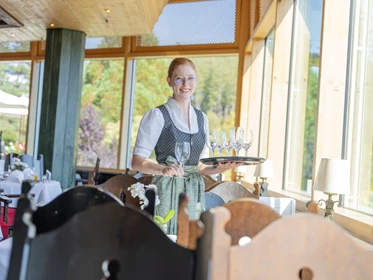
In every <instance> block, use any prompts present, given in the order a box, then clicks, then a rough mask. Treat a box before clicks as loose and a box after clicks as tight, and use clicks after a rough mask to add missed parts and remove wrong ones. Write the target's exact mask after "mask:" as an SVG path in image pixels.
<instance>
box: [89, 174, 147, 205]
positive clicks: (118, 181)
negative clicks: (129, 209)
mask: <svg viewBox="0 0 373 280" xmlns="http://www.w3.org/2000/svg"><path fill="white" fill-rule="evenodd" d="M136 183H138V180H137V179H136V178H134V177H133V176H131V175H129V174H127V173H126V174H118V175H116V176H114V177H112V178H110V179H109V180H107V181H106V182H104V183H102V184H100V185H97V186H94V187H98V188H101V189H103V190H106V191H108V192H110V193H112V194H113V195H115V196H116V197H118V198H119V199H120V200H121V201H122V202H123V203H124V204H125V205H127V204H131V205H133V206H135V207H138V208H140V201H139V199H138V197H136V198H133V197H132V196H131V193H130V191H128V187H130V186H131V185H133V184H136Z"/></svg>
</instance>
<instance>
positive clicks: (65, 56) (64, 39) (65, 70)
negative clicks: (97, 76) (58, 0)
mask: <svg viewBox="0 0 373 280" xmlns="http://www.w3.org/2000/svg"><path fill="white" fill-rule="evenodd" d="M84 44H85V34H84V32H82V31H76V30H69V29H64V28H58V29H48V30H47V41H46V50H45V67H44V83H43V96H42V105H41V117H40V130H39V148H38V153H39V154H43V155H44V168H45V169H48V170H50V171H51V172H52V179H53V180H57V181H59V182H60V183H61V186H62V187H63V188H69V187H72V186H73V185H74V184H75V169H76V148H75V147H76V145H77V132H78V124H79V112H80V99H81V98H80V97H81V92H82V77H83V63H84Z"/></svg>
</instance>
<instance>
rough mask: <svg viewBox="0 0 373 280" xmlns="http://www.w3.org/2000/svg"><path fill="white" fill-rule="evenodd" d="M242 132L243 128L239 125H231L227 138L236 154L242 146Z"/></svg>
mask: <svg viewBox="0 0 373 280" xmlns="http://www.w3.org/2000/svg"><path fill="white" fill-rule="evenodd" d="M243 132H244V130H243V128H242V127H239V126H236V127H232V128H231V129H230V133H229V139H230V143H231V145H232V147H233V149H234V150H235V152H236V156H238V154H239V152H240V150H241V148H242V147H243V146H244V138H243Z"/></svg>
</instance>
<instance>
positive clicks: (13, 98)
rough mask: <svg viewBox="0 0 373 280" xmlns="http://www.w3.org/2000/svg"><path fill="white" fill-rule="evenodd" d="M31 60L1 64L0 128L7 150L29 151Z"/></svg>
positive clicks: (10, 151)
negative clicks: (27, 147)
mask: <svg viewBox="0 0 373 280" xmlns="http://www.w3.org/2000/svg"><path fill="white" fill-rule="evenodd" d="M30 74H31V62H29V61H14V62H2V63H0V130H1V131H2V132H3V133H2V140H3V141H2V142H3V143H1V145H2V148H1V151H2V153H4V150H5V152H6V153H24V152H25V150H26V135H27V121H28V113H29V112H28V111H29V110H28V109H29V92H30Z"/></svg>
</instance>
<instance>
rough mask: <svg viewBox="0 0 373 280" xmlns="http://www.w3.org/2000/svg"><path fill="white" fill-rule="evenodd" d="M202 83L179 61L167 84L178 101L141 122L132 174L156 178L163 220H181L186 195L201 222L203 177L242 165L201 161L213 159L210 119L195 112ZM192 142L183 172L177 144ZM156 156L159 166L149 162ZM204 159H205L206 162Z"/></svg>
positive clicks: (172, 66) (173, 64)
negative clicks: (198, 86) (193, 99)
mask: <svg viewBox="0 0 373 280" xmlns="http://www.w3.org/2000/svg"><path fill="white" fill-rule="evenodd" d="M196 82H197V73H196V69H195V66H194V63H193V62H192V61H191V60H190V59H187V58H183V57H179V58H175V59H174V60H173V61H172V62H171V64H170V66H169V69H168V77H167V83H168V85H169V86H170V87H171V89H172V92H173V95H172V97H169V99H168V101H167V103H166V104H163V105H161V106H159V107H157V108H154V109H152V110H150V111H149V112H147V113H146V114H145V115H144V117H143V118H142V120H141V123H140V127H139V131H138V134H137V139H136V144H135V148H134V151H133V157H132V168H133V169H134V170H136V171H139V172H142V173H145V174H154V175H155V176H154V177H153V181H152V183H153V184H155V185H157V187H158V195H159V199H160V204H159V205H158V207H157V209H156V212H157V215H160V216H162V217H164V215H165V214H167V212H168V211H169V210H171V209H173V210H175V214H177V207H178V198H179V194H180V193H181V192H185V193H186V194H187V195H188V196H189V198H190V202H189V205H188V211H189V216H190V218H191V219H196V218H198V217H199V214H200V213H201V212H202V211H203V210H204V183H203V179H202V177H201V174H202V175H208V174H216V173H223V172H225V171H226V170H228V169H230V168H234V167H236V166H239V165H240V164H238V163H225V164H222V163H220V164H219V165H218V166H216V167H214V166H207V165H204V164H202V163H201V162H200V161H199V159H200V158H202V157H208V148H207V147H206V145H205V143H206V141H205V138H206V135H208V120H207V116H206V115H205V114H204V113H202V112H201V111H199V110H197V109H195V108H194V107H192V106H191V102H190V98H191V96H192V95H193V93H194V91H195V88H196ZM176 142H189V144H190V151H191V152H190V156H189V159H188V161H187V162H186V163H185V166H184V170H183V169H182V168H181V166H180V165H179V164H178V163H177V161H176V160H175V143H176ZM153 150H155V154H156V159H157V162H158V163H153V162H151V161H149V160H147V158H148V157H149V156H150V154H151V152H152V151H153ZM201 155H202V156H201ZM168 231H169V233H171V234H176V231H177V224H176V217H174V218H172V219H171V221H170V224H169V228H168Z"/></svg>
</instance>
